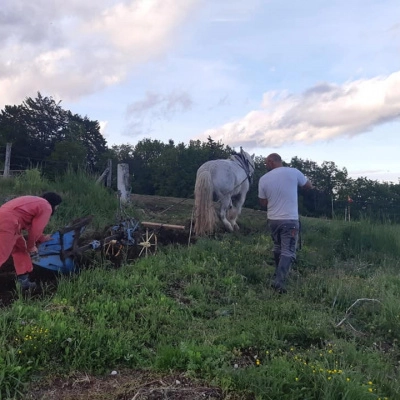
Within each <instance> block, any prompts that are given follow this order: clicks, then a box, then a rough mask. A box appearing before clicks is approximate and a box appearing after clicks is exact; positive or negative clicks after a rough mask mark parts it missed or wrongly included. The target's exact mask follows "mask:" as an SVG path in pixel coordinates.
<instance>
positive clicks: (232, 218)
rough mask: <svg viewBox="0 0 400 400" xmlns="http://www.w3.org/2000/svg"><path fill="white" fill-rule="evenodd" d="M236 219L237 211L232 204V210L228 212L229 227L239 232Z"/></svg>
mask: <svg viewBox="0 0 400 400" xmlns="http://www.w3.org/2000/svg"><path fill="white" fill-rule="evenodd" d="M237 217H238V210H237V208H236V206H235V204H234V203H233V205H232V208H231V209H230V210H229V212H228V220H229V222H230V223H231V225H232V227H233V229H234V230H235V231H238V230H239V225H238V224H237V222H236V220H237Z"/></svg>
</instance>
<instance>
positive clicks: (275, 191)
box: [258, 167, 308, 220]
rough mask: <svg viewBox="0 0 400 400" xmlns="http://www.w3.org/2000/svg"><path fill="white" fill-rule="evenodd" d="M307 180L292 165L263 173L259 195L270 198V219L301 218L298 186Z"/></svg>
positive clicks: (259, 184)
mask: <svg viewBox="0 0 400 400" xmlns="http://www.w3.org/2000/svg"><path fill="white" fill-rule="evenodd" d="M307 180H308V179H307V178H306V177H305V176H304V175H303V173H302V172H300V171H299V170H298V169H296V168H290V167H278V168H275V169H273V170H272V171H269V172H267V173H266V174H265V175H263V176H262V177H261V178H260V180H259V182H258V197H259V198H260V199H267V200H268V212H267V215H268V219H272V220H277V219H299V206H298V202H297V201H298V200H297V187H298V186H304V185H305V184H306V183H307Z"/></svg>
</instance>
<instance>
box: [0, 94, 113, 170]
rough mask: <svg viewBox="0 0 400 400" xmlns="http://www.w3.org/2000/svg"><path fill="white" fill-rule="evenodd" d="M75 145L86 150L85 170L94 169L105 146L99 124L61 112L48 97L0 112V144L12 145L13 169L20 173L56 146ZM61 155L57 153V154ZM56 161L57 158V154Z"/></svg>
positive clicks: (68, 112)
mask: <svg viewBox="0 0 400 400" xmlns="http://www.w3.org/2000/svg"><path fill="white" fill-rule="evenodd" d="M63 141H69V142H73V141H76V142H78V143H80V144H82V145H83V146H84V147H85V149H86V160H85V163H86V166H87V167H89V168H92V169H93V168H94V167H95V166H96V164H97V162H98V160H99V157H100V155H101V154H102V153H103V152H105V151H106V150H107V143H106V141H105V139H104V138H103V136H102V135H101V133H100V126H99V123H98V121H90V120H89V119H88V118H87V117H84V118H82V117H81V116H79V115H78V114H72V113H71V112H70V111H66V110H64V109H62V107H61V106H60V102H58V103H56V102H55V100H54V99H53V98H51V97H43V96H42V95H41V94H40V92H38V95H37V98H35V99H32V98H30V97H28V98H26V99H25V101H24V102H23V103H22V104H21V105H19V106H5V108H4V110H1V112H0V144H1V145H5V143H9V142H10V143H12V144H13V151H12V154H11V165H12V168H16V167H17V168H16V169H22V168H28V167H30V166H32V164H33V165H37V164H41V165H43V166H44V168H45V169H48V168H51V167H48V166H47V165H46V163H45V162H46V161H48V160H51V159H52V158H53V159H54V156H53V157H51V155H52V153H53V151H54V150H55V146H56V144H57V143H59V142H63ZM58 151H60V150H58ZM55 157H57V158H59V157H60V154H57V155H56V156H55Z"/></svg>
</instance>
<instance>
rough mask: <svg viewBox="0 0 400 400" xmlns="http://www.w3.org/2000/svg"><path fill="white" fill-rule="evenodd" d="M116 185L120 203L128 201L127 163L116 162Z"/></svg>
mask: <svg viewBox="0 0 400 400" xmlns="http://www.w3.org/2000/svg"><path fill="white" fill-rule="evenodd" d="M117 185H118V191H119V193H120V199H121V203H127V202H128V201H129V192H130V183H129V164H118V166H117Z"/></svg>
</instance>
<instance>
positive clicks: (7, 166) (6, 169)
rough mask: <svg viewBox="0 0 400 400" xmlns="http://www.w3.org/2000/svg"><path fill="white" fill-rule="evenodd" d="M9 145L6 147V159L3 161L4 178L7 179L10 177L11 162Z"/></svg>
mask: <svg viewBox="0 0 400 400" xmlns="http://www.w3.org/2000/svg"><path fill="white" fill-rule="evenodd" d="M11 145H12V144H11V143H7V146H6V159H5V161H4V172H3V176H4V178H8V177H9V176H10V160H11Z"/></svg>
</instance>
